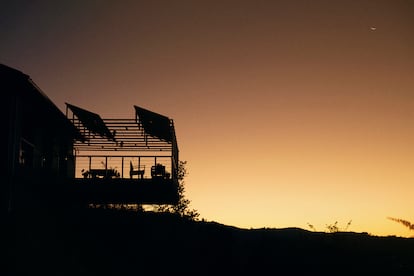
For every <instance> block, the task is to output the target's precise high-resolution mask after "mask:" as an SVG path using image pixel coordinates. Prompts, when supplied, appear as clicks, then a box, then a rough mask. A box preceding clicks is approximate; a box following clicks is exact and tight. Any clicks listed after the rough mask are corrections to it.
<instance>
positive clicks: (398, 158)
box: [0, 0, 414, 236]
mask: <svg viewBox="0 0 414 276" xmlns="http://www.w3.org/2000/svg"><path fill="white" fill-rule="evenodd" d="M413 13H414V2H413V1H400V0H390V1H368V0H367V1H349V0H344V1H127V0H122V1H104V0H103V1H92V0H87V1H2V3H1V4H0V62H1V63H3V64H6V65H8V66H11V67H14V68H16V69H18V70H21V71H23V72H24V73H26V74H28V75H30V76H31V78H32V79H33V80H34V82H35V83H36V84H37V85H38V86H39V87H40V88H41V89H42V90H43V91H44V93H46V95H48V97H49V98H50V99H51V100H52V101H53V102H54V103H55V104H56V105H57V106H58V107H59V108H60V109H61V110H62V111H64V110H65V102H68V103H71V104H74V105H77V106H80V107H82V108H85V109H88V110H90V111H92V112H95V113H98V114H100V115H101V116H102V117H103V118H120V117H124V118H133V116H134V109H133V105H138V106H141V107H144V108H147V109H150V110H152V111H155V112H158V113H161V114H163V115H166V116H168V117H170V118H172V119H174V123H175V129H176V134H177V140H178V145H179V149H180V159H181V160H186V161H187V170H188V172H189V174H188V176H187V177H186V179H185V188H186V197H187V198H188V199H190V200H191V207H192V208H194V209H197V210H198V211H199V213H200V215H201V218H204V219H206V220H209V221H210V220H211V221H217V222H220V223H224V224H227V225H234V226H238V227H243V228H261V227H272V228H284V227H300V228H304V229H308V230H310V229H309V226H308V223H309V224H312V225H313V226H314V228H315V229H316V230H318V231H325V230H326V229H327V228H326V225H330V224H333V223H335V222H336V221H337V222H338V226H339V227H340V228H345V227H346V225H347V223H348V222H349V221H351V220H352V223H351V225H350V226H349V228H348V230H350V231H355V232H368V233H370V234H373V235H397V236H413V235H414V234H413V232H410V231H409V230H408V228H405V227H404V226H403V225H401V224H398V223H396V222H394V221H391V220H389V219H387V217H396V218H402V219H405V220H409V221H411V222H413V221H414V208H413V205H414V203H413V198H414V183H413V182H414V169H413V167H414V147H413V142H414V124H413V122H414V51H413V49H414V36H413V33H414V17H413V16H412V14H413Z"/></svg>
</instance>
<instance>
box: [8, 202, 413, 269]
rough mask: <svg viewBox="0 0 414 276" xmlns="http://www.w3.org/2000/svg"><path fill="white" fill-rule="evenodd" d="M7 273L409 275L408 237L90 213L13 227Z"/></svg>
mask: <svg viewBox="0 0 414 276" xmlns="http://www.w3.org/2000/svg"><path fill="white" fill-rule="evenodd" d="M14 227H16V228H15V229H13V231H14V234H12V236H14V238H15V240H14V242H15V245H14V244H13V242H11V243H10V244H11V250H10V251H9V257H10V258H11V260H12V262H9V266H8V269H9V274H11V275H12V274H29V273H30V274H33V273H35V274H37V273H42V274H50V275H179V274H181V275H190V274H191V275H264V274H267V275H279V274H280V275H298V274H307V275H328V274H342V275H345V274H348V275H363V274H365V275H372V274H374V273H381V274H383V273H387V274H389V275H407V273H409V272H410V271H414V239H406V238H397V237H375V236H370V235H367V234H360V233H349V232H347V233H334V234H327V233H317V232H309V231H306V230H302V229H298V228H287V229H251V230H247V229H240V228H236V227H231V226H226V225H222V224H219V223H215V222H192V221H187V220H185V219H182V218H180V217H176V216H173V215H170V214H155V213H135V212H130V211H113V210H103V209H89V210H83V211H82V212H77V213H73V212H71V213H66V214H65V215H63V216H60V217H59V219H56V221H53V222H52V221H50V220H48V221H45V220H42V219H36V218H33V216H31V218H30V219H27V220H25V221H24V222H19V223H15V224H14Z"/></svg>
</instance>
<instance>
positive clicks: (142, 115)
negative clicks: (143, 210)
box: [0, 64, 178, 214]
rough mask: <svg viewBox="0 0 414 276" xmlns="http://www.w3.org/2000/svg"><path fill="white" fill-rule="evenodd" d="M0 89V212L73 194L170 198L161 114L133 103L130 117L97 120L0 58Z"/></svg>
mask: <svg viewBox="0 0 414 276" xmlns="http://www.w3.org/2000/svg"><path fill="white" fill-rule="evenodd" d="M0 89H1V95H2V96H3V97H4V98H5V100H4V101H3V103H4V105H3V118H5V120H4V122H5V126H6V127H5V129H6V130H5V131H4V132H3V133H5V135H6V139H5V140H6V143H5V152H6V154H4V155H3V156H5V160H4V162H3V164H6V166H7V169H6V173H5V174H4V175H5V180H2V184H1V210H2V214H10V213H11V212H14V211H16V210H28V209H36V208H37V207H39V208H40V209H39V210H45V208H43V207H46V209H50V207H51V206H56V207H58V206H62V205H65V204H72V203H75V204H77V203H79V202H81V204H89V203H138V204H145V203H147V204H175V203H176V202H177V201H178V179H177V172H178V147H177V142H176V138H175V131H174V125H173V121H172V120H171V119H169V118H168V117H165V116H162V115H159V114H157V113H154V112H151V111H149V110H146V109H143V108H139V107H137V106H135V109H136V115H135V118H132V119H126V120H120V121H119V120H116V119H107V120H106V119H105V120H102V119H100V117H99V115H97V114H95V113H92V112H89V111H86V110H83V109H81V108H77V107H75V106H72V105H69V104H68V107H70V109H71V110H72V111H74V112H73V114H71V115H72V116H68V115H69V114H68V112H66V113H67V114H63V113H62V112H61V111H60V110H59V108H57V107H56V106H55V104H54V103H53V102H52V101H51V100H50V99H49V98H48V97H47V96H46V95H45V94H44V93H43V92H42V91H41V90H40V88H39V87H37V86H36V84H35V83H34V82H33V81H32V80H31V79H30V77H29V76H28V75H26V74H24V73H22V72H20V71H18V70H16V69H13V68H10V67H8V66H5V65H1V64H0ZM90 151H92V152H95V155H91V154H90ZM76 152H77V154H76V155H75V153H76ZM83 152H88V154H89V155H80V154H79V153H81V154H82V153H83ZM99 156H100V157H99ZM85 162H86V163H85ZM111 162H112V163H111ZM101 163H104V166H102V165H101ZM145 166H146V168H145ZM112 167H117V168H118V171H116V170H115V169H114V168H112ZM159 168H162V169H163V170H157V169H159ZM114 172H116V173H114ZM87 173H89V174H87ZM111 173H112V174H113V175H111ZM87 176H88V177H87ZM101 176H102V177H101ZM42 206H43V207H42ZM23 212H24V211H23Z"/></svg>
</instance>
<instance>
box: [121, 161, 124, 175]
mask: <svg viewBox="0 0 414 276" xmlns="http://www.w3.org/2000/svg"><path fill="white" fill-rule="evenodd" d="M121 160H122V161H121V168H122V169H121V178H124V157H123V156H122V157H121Z"/></svg>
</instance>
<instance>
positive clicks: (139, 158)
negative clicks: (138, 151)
mask: <svg viewBox="0 0 414 276" xmlns="http://www.w3.org/2000/svg"><path fill="white" fill-rule="evenodd" d="M138 170H141V156H138Z"/></svg>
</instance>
